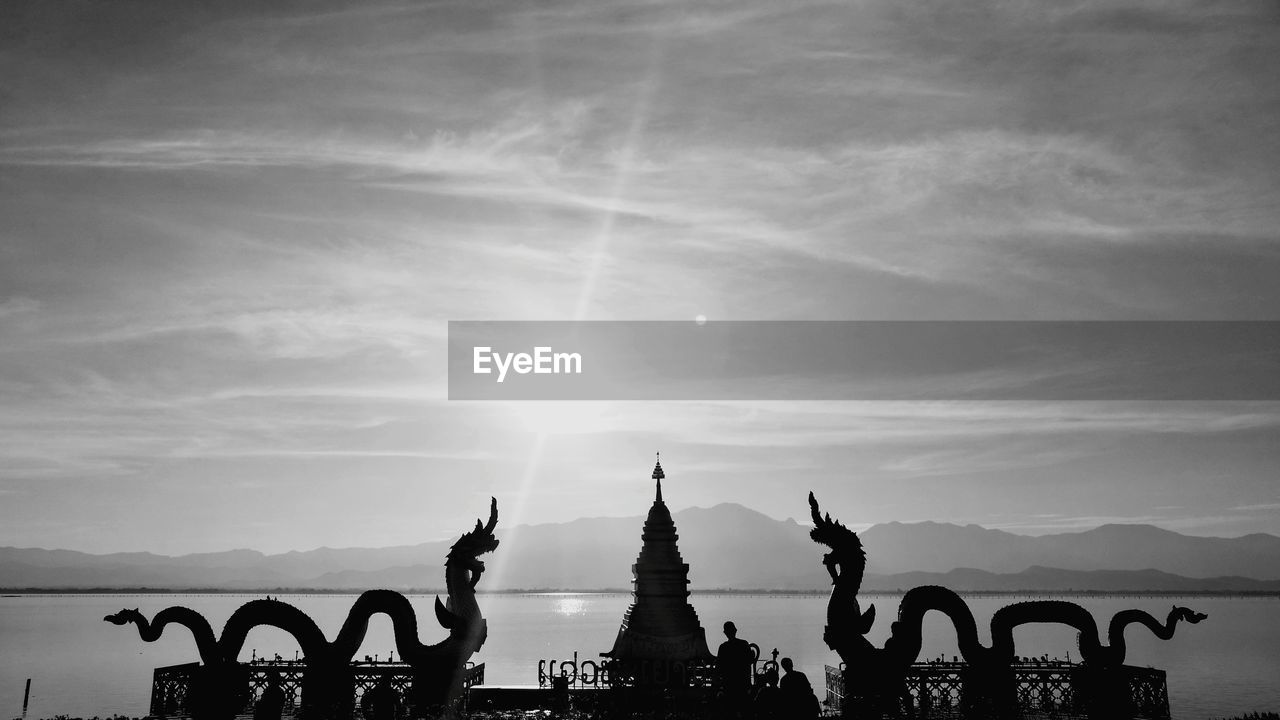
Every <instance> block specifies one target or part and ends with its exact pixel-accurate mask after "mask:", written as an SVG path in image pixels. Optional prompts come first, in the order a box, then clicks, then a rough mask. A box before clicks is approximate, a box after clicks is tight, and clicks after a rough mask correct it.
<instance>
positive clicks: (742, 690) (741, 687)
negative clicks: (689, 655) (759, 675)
mask: <svg viewBox="0 0 1280 720" xmlns="http://www.w3.org/2000/svg"><path fill="white" fill-rule="evenodd" d="M724 634H725V636H726V637H727V638H728V639H727V640H725V641H724V642H722V643H720V650H719V651H718V652H717V653H716V675H717V676H718V677H719V680H720V691H721V692H722V693H723V694H724V704H725V709H726V710H728V711H729V713H730V714H734V715H737V714H740V713H741V711H742V709H743V707H744V706H745V705H746V701H747V698H748V694H749V693H750V692H751V680H752V674H753V672H754V669H755V668H754V666H755V660H756V659H755V654H754V653H752V652H751V644H750V643H748V642H747V641H746V640H743V639H742V638H740V637H738V627H737V626H736V625H734V624H733V621H732V620H730V621H729V622H726V623H725V624H724Z"/></svg>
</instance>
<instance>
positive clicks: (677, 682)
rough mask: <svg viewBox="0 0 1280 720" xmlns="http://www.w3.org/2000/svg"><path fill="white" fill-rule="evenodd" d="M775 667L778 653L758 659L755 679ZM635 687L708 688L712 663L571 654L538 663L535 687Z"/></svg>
mask: <svg viewBox="0 0 1280 720" xmlns="http://www.w3.org/2000/svg"><path fill="white" fill-rule="evenodd" d="M777 667H778V651H777V650H774V651H773V657H772V658H771V659H759V658H757V660H756V663H755V675H756V677H757V678H759V677H760V676H762V675H763V674H764V672H765V671H766V670H768V669H770V668H772V669H774V670H776V669H777ZM637 685H665V686H680V687H688V688H707V689H710V688H712V687H714V685H715V662H714V661H681V660H672V661H662V660H627V661H619V660H614V659H610V658H602V659H600V660H579V659H578V653H577V652H574V653H573V659H572V660H539V661H538V687H540V688H554V687H563V688H569V689H576V690H583V689H594V688H607V687H633V686H637Z"/></svg>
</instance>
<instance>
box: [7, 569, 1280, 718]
mask: <svg viewBox="0 0 1280 720" xmlns="http://www.w3.org/2000/svg"><path fill="white" fill-rule="evenodd" d="M258 597H262V596H261V595H25V596H18V597H4V598H0V718H9V717H18V716H19V715H20V713H21V711H22V690H23V683H24V682H25V680H26V679H27V678H32V688H31V705H30V710H29V716H30V717H33V718H48V717H53V716H54V715H58V714H68V715H72V716H76V715H81V716H93V715H110V714H113V713H119V714H123V715H128V716H139V717H140V716H142V715H145V714H146V712H147V703H148V700H149V695H150V689H151V671H152V669H153V668H155V667H159V666H163V665H173V664H177V663H182V662H191V661H194V660H197V659H198V657H197V655H196V651H195V645H194V643H193V642H192V640H191V636H190V634H189V633H188V632H187V631H186V630H185V628H181V627H173V626H171V627H169V628H168V629H167V630H166V631H165V634H164V636H163V637H161V638H160V640H158V641H157V642H154V643H145V642H142V641H141V640H140V639H139V638H138V633H137V630H136V628H135V627H134V626H132V625H130V626H128V627H119V626H116V625H112V624H110V623H106V622H103V620H102V618H103V616H104V615H108V614H111V613H113V612H116V611H118V610H120V609H121V608H126V607H127V608H135V607H136V608H139V609H140V610H142V612H143V613H144V614H146V615H147V616H148V617H151V616H152V615H154V614H155V613H156V612H157V611H159V610H161V609H163V608H165V607H168V606H170V605H185V606H187V607H190V608H193V609H195V610H197V611H199V612H201V613H203V614H204V615H205V616H206V617H207V618H209V621H210V623H211V624H212V625H213V627H214V628H215V629H219V631H220V628H221V627H222V624H223V623H224V622H225V621H226V620H227V618H228V617H230V616H231V613H232V612H234V611H235V609H236V608H237V607H239V606H240V605H241V604H243V603H245V602H247V601H249V600H252V599H255V598H258ZM280 599H282V600H284V601H286V602H289V603H291V604H293V605H296V606H297V607H299V608H301V609H302V610H304V611H305V612H307V613H308V614H310V615H311V616H312V617H313V618H315V620H316V622H317V623H318V624H319V625H320V627H321V628H322V629H323V630H324V631H325V633H326V635H327V636H328V637H329V638H330V639H332V638H333V636H334V635H336V633H337V631H338V628H340V627H341V626H342V623H343V621H344V620H345V619H346V616H347V611H348V610H349V609H350V607H351V603H352V601H353V600H354V599H355V596H354V595H292V596H291V595H284V596H280ZM411 599H412V600H413V604H414V606H415V607H416V608H417V611H418V617H419V619H420V623H421V628H420V632H421V633H422V638H421V639H422V640H423V642H436V641H438V640H440V639H441V638H443V637H444V635H445V632H444V630H443V629H441V628H439V627H438V626H437V625H436V623H435V615H434V613H433V612H432V609H431V605H432V601H433V598H432V597H431V596H415V597H413V598H411ZM898 599H899V598H898V597H894V596H873V595H868V596H863V600H864V607H865V605H866V602H873V603H875V604H876V606H877V613H878V615H879V618H878V620H877V621H876V626H875V628H873V632H872V639H873V640H874V641H875V642H876V644H881V643H883V641H884V638H885V637H887V636H888V633H889V622H890V621H891V620H892V619H893V618H894V617H895V614H896V609H897V604H898ZM1018 599H1022V598H1009V597H978V598H970V600H969V603H970V607H972V608H973V611H974V615H975V616H976V617H977V618H978V621H979V627H980V628H982V630H981V631H980V633H983V632H985V627H986V624H987V622H988V621H989V619H990V617H991V614H992V613H993V612H995V610H996V609H997V608H999V607H1001V606H1002V605H1006V604H1008V603H1011V602H1015V601H1016V600H1018ZM1072 600H1073V601H1075V602H1079V603H1080V604H1082V605H1084V606H1085V607H1086V608H1088V609H1089V610H1090V611H1092V612H1093V614H1094V617H1095V618H1096V619H1097V621H1098V624H1099V626H1101V627H1103V628H1105V627H1106V623H1107V621H1108V620H1109V619H1110V617H1111V615H1112V614H1114V613H1115V612H1116V611H1118V610H1122V609H1125V608H1131V607H1136V608H1141V609H1144V610H1147V611H1149V612H1150V613H1151V614H1153V615H1155V616H1156V617H1157V618H1161V619H1163V618H1164V616H1165V614H1167V613H1168V611H1169V608H1170V606H1171V605H1173V604H1178V605H1185V606H1187V607H1190V608H1193V609H1196V610H1199V611H1201V612H1205V613H1208V615H1209V618H1208V619H1207V620H1205V621H1204V622H1202V623H1200V624H1199V625H1180V626H1179V628H1178V631H1177V634H1176V635H1175V636H1174V638H1173V639H1172V640H1170V641H1168V642H1162V641H1160V640H1157V639H1155V638H1154V637H1152V636H1151V634H1150V633H1149V632H1148V631H1147V630H1146V629H1145V628H1141V627H1132V628H1130V630H1129V632H1128V633H1127V634H1126V638H1127V639H1128V643H1129V654H1128V659H1127V662H1128V663H1129V664H1131V665H1149V666H1153V667H1159V668H1163V669H1165V670H1167V671H1168V678H1169V696H1170V705H1171V706H1172V711H1173V717H1174V718H1178V719H1182V720H1207V719H1208V718H1220V717H1224V716H1231V715H1238V714H1241V713H1245V712H1251V711H1254V710H1270V711H1277V710H1280V599H1277V598H1204V597H1196V598H1182V599H1176V598H1163V597H1157V598H1151V597H1136V598H1119V597H1087V598H1072ZM630 601H631V598H630V596H629V595H625V594H538V595H482V596H481V597H480V604H481V608H482V609H483V611H484V613H485V615H486V617H487V618H488V620H489V640H488V643H487V644H486V645H485V647H484V648H483V649H482V650H481V652H480V653H478V654H477V655H476V656H475V657H474V658H473V659H474V660H475V661H476V662H483V663H485V664H486V668H485V675H486V682H488V683H491V684H522V685H532V684H536V683H537V666H538V660H540V659H548V660H550V659H556V660H563V659H566V658H571V657H572V656H573V653H574V652H575V651H577V652H578V653H579V657H580V658H581V659H586V658H593V657H594V656H596V655H597V654H598V653H600V652H603V651H606V650H608V649H609V648H610V647H611V646H612V644H613V640H614V638H615V636H616V635H617V632H618V624H619V622H620V621H621V619H622V613H623V612H624V611H625V610H626V608H627V605H628V604H629V603H630ZM693 603H694V607H695V608H697V611H698V615H699V617H700V618H701V620H702V624H703V627H704V628H706V629H707V636H708V637H707V640H708V644H710V646H711V648H712V650H713V651H714V649H715V647H716V646H717V645H718V644H719V643H720V642H721V641H722V640H723V636H722V635H721V633H720V630H719V629H720V627H721V625H722V624H723V623H724V621H725V620H733V621H734V622H735V623H736V624H737V625H738V628H739V630H740V634H741V636H742V637H744V638H746V639H747V640H749V641H751V642H755V643H757V644H758V645H760V647H761V649H762V651H763V653H764V654H766V655H767V654H768V652H769V651H770V650H772V649H773V648H775V647H776V648H778V649H779V651H780V652H781V653H782V655H784V656H790V657H792V658H794V659H795V661H796V665H797V666H799V668H800V669H801V670H803V671H805V672H806V673H808V675H809V677H810V679H811V680H812V681H813V682H814V684H815V686H817V689H818V691H819V693H820V694H821V692H822V682H823V666H824V665H826V664H832V665H835V664H837V663H838V658H837V657H836V656H835V654H834V653H832V652H831V651H830V650H828V649H827V647H826V646H825V645H824V644H823V643H822V626H823V624H824V615H825V610H826V598H825V597H811V596H802V597H796V596H785V595H714V594H696V595H695V596H694V599H693ZM924 637H925V647H924V650H923V651H922V653H921V657H922V658H929V657H936V656H938V655H945V656H947V657H950V656H951V655H955V654H957V652H958V650H957V649H956V642H955V633H954V631H953V630H952V628H951V625H950V623H949V622H948V621H947V620H946V618H945V617H943V616H942V615H940V614H938V613H931V614H930V615H929V616H928V617H927V618H926V620H925V634H924ZM1015 639H1016V642H1017V647H1018V653H1019V654H1021V655H1041V654H1046V653H1047V654H1048V655H1050V656H1051V657H1054V656H1056V657H1067V656H1068V654H1070V656H1071V657H1073V658H1075V657H1078V653H1077V651H1076V638H1075V632H1074V631H1072V630H1070V629H1069V628H1064V627H1058V626H1052V625H1032V626H1024V627H1022V628H1020V629H1018V630H1017V631H1016V635H1015ZM989 642H990V638H989V637H987V636H985V635H983V643H984V644H986V643H989ZM297 649H298V646H297V644H296V643H295V642H294V641H293V639H292V638H291V637H290V636H288V635H287V634H285V633H284V632H282V631H279V630H275V629H274V628H258V629H256V630H254V631H253V632H251V633H250V635H249V639H248V642H246V643H245V651H244V655H243V659H246V660H247V659H248V658H249V657H250V655H251V654H252V653H253V652H254V651H256V652H257V654H258V655H264V654H265V655H275V654H277V653H279V654H280V655H282V656H284V657H287V658H292V657H294V653H295V651H297ZM394 649H395V643H394V641H393V640H392V632H391V622H390V620H388V619H387V618H386V617H384V616H378V617H375V618H374V619H373V620H372V621H371V622H370V624H369V634H368V636H367V638H366V641H365V644H364V646H363V647H362V649H361V651H360V653H359V656H363V655H377V656H378V657H380V658H382V659H386V657H387V654H388V652H390V651H393V650H394Z"/></svg>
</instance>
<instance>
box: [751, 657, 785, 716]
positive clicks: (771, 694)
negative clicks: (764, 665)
mask: <svg viewBox="0 0 1280 720" xmlns="http://www.w3.org/2000/svg"><path fill="white" fill-rule="evenodd" d="M779 692H780V691H779V690H778V669H777V668H775V667H771V668H769V669H768V670H765V672H764V677H763V682H761V683H760V685H758V686H757V687H756V689H755V693H754V695H753V696H752V698H751V705H752V710H753V713H752V714H753V715H755V717H757V718H759V720H773V718H777V717H780V714H781V706H780V704H779V701H780V700H781V697H780V695H779Z"/></svg>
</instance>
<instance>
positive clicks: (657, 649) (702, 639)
mask: <svg viewBox="0 0 1280 720" xmlns="http://www.w3.org/2000/svg"><path fill="white" fill-rule="evenodd" d="M651 477H652V478H653V479H654V480H656V481H657V496H656V497H655V499H654V501H653V505H652V507H650V508H649V515H648V517H647V518H645V521H644V530H643V532H642V533H641V535H640V541H641V546H640V554H639V556H638V557H636V562H635V564H634V565H632V566H631V572H632V577H633V578H634V579H633V580H632V582H633V583H634V585H633V589H632V598H633V601H632V603H631V607H630V608H628V609H627V612H626V614H625V615H624V616H623V618H622V626H621V627H620V628H619V629H618V637H617V640H615V641H614V644H613V649H612V650H610V651H609V652H608V653H605V654H606V655H607V656H609V657H612V658H615V659H618V660H660V661H672V662H674V661H680V662H688V661H691V660H707V659H709V658H712V657H713V656H712V655H711V651H710V650H709V649H708V648H707V639H706V633H705V632H704V631H703V629H702V625H701V623H699V622H698V614H697V612H696V611H694V609H693V606H692V605H690V604H689V565H688V563H686V562H685V561H684V559H683V558H681V557H680V548H679V547H678V546H677V544H676V542H677V541H678V540H679V539H680V536H679V535H678V534H677V533H676V524H675V522H674V521H672V519H671V511H670V510H669V509H667V505H666V503H664V502H663V501H662V479H663V478H664V477H666V473H665V472H663V470H662V458H661V457H659V458H658V461H657V463H656V464H655V465H654V466H653V474H652V475H651Z"/></svg>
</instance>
